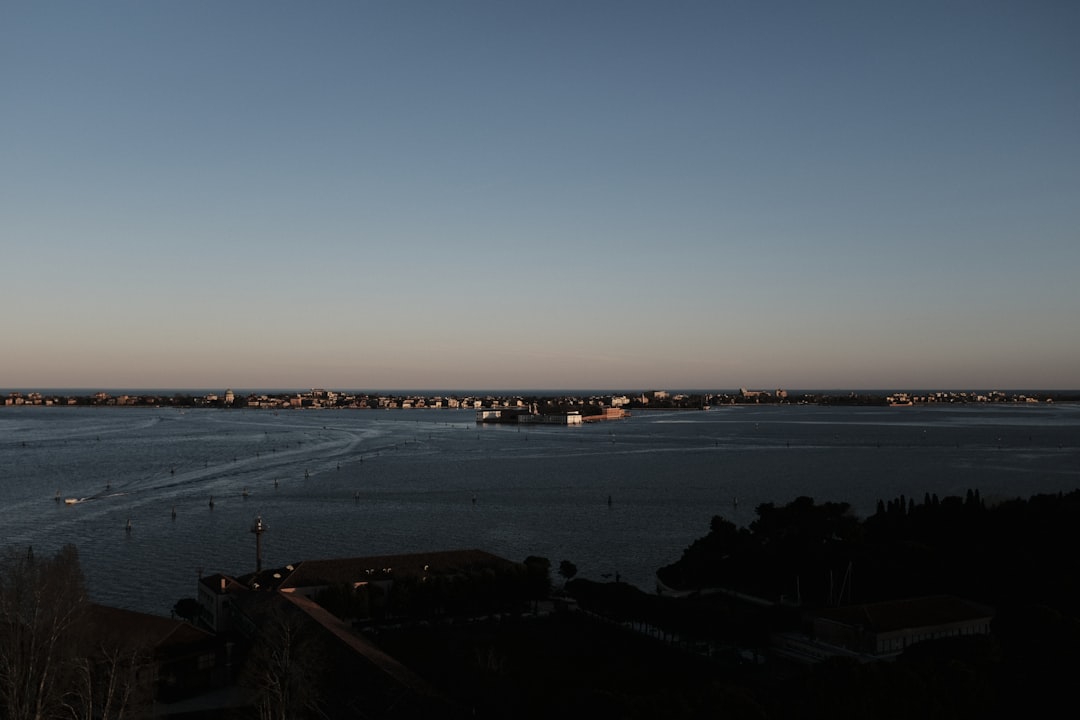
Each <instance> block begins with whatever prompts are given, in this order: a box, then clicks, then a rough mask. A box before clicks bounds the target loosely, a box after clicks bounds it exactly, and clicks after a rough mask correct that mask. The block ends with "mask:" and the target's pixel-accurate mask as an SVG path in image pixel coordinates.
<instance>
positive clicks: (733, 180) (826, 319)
mask: <svg viewBox="0 0 1080 720" xmlns="http://www.w3.org/2000/svg"><path fill="white" fill-rule="evenodd" d="M1078 33H1080V4H1077V3H1071V2H1056V1H1046V2H1034V3H1021V2H1000V3H975V4H972V3H963V2H949V1H946V2H929V1H927V2H922V1H918V0H917V1H915V2H910V3H900V4H889V3H882V4H871V3H863V2H839V1H837V2H821V3H804V2H794V1H791V2H785V1H777V2H761V3H741V2H716V3H691V2H685V3H660V2H638V1H635V0H627V1H623V2H605V1H598V2H590V3H578V2H559V1H556V2H545V3H516V2H471V1H468V0H466V1H463V2H456V3H442V2H414V3H377V2H338V1H328V2H320V3H316V4H303V5H292V4H270V5H268V4H266V3H260V2H254V1H250V0H240V1H237V2H229V3H219V2H209V1H206V2H200V1H196V2H185V3H129V2H117V1H112V0H106V1H105V2H101V3H93V4H86V3H77V2H58V3H46V4H43V3H6V4H4V5H3V7H2V8H0V102H2V106H0V107H2V108H3V110H2V112H0V166H2V167H3V168H4V172H3V173H0V217H3V223H2V226H0V227H2V229H0V232H2V234H3V238H4V240H3V242H2V243H0V246H2V250H0V267H2V268H3V274H2V275H0V303H2V304H3V307H4V311H3V312H2V313H0V387H2V388H12V389H14V388H36V389H49V388H97V389H109V388H140V389H155V388H158V389H185V388H221V389H225V388H227V387H232V388H233V389H236V390H240V389H243V388H263V389H274V388H310V387H326V388H333V389H400V388H420V389H424V388H462V389H485V390H490V391H499V390H522V389H528V388H536V389H548V388H568V389H569V388H586V389H596V390H625V389H627V388H640V389H645V388H655V389H708V388H739V387H748V388H751V387H753V388H766V389H768V388H778V387H785V388H802V389H813V388H851V389H863V388H868V389H905V388H912V389H914V388H918V389H935V388H940V389H969V388H979V389H1022V388H1028V389H1046V390H1055V389H1062V390H1068V389H1075V388H1080V323H1077V320H1076V317H1077V314H1078V311H1080V284H1078V283H1077V282H1076V281H1075V278H1074V275H1075V274H1076V270H1077V268H1080V130H1078V128H1080V44H1077V43H1076V40H1075V38H1076V37H1077V35H1078Z"/></svg>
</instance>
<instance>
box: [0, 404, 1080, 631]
mask: <svg viewBox="0 0 1080 720" xmlns="http://www.w3.org/2000/svg"><path fill="white" fill-rule="evenodd" d="M474 417H475V416H474V414H473V413H472V412H471V411H458V410H390V411H375V410H364V411H355V410H345V411H341V410H333V411H331V410H324V411H307V410H304V411H287V412H280V413H275V412H269V411H249V410H194V409H193V410H177V409H165V408H161V409H151V408H48V407H14V408H12V407H8V408H0V542H2V543H3V544H4V545H5V546H7V547H14V548H17V549H19V550H20V551H22V550H25V548H26V546H32V547H33V549H34V551H35V552H36V553H49V552H52V551H54V550H55V549H56V548H58V547H59V546H60V545H62V544H64V543H69V542H70V543H75V544H76V545H77V546H78V548H79V552H80V557H81V559H82V563H83V569H84V571H85V572H86V575H87V580H88V583H89V586H90V591H91V596H92V597H93V599H95V600H97V601H99V602H104V603H108V604H114V605H118V606H122V607H128V608H132V609H137V610H143V611H146V612H155V613H159V614H168V612H169V610H170V608H171V607H172V604H173V603H174V602H175V601H176V600H177V599H179V598H181V597H191V596H194V594H195V583H196V580H197V578H198V576H199V575H200V574H209V573H214V572H225V573H230V574H237V575H239V574H243V573H245V572H249V571H252V570H254V568H255V538H254V536H253V535H251V533H250V532H249V529H250V527H251V524H252V521H253V520H254V518H255V516H256V515H260V516H261V517H262V518H263V521H264V522H265V524H266V525H267V527H268V531H267V532H266V533H265V534H264V535H263V543H262V544H263V564H264V566H265V567H271V566H277V565H284V564H287V563H294V562H297V561H299V560H303V559H308V558H328V557H339V556H361V555H377V554H391V553H406V552H419V551H432V550H451V549H462V548H479V549H482V550H487V551H489V552H492V553H495V554H497V555H501V556H503V557H506V558H508V559H511V560H517V561H520V560H523V559H524V558H525V557H526V556H528V555H542V556H545V557H548V558H549V559H551V561H552V564H553V566H554V567H555V568H557V567H558V563H559V561H560V560H563V559H566V560H570V561H572V562H574V563H575V564H576V565H577V566H578V569H579V575H580V576H581V577H587V578H591V579H595V580H603V579H606V578H612V579H613V578H614V577H615V574H616V573H618V575H619V576H620V577H621V579H623V580H625V581H627V582H630V583H632V584H634V585H637V586H638V587H640V588H642V589H644V590H648V591H652V590H653V589H654V581H653V575H654V573H655V571H656V570H657V569H658V568H659V567H661V566H663V565H666V564H669V563H671V562H674V561H675V560H677V559H678V558H679V557H680V555H681V553H682V550H683V549H684V548H685V547H686V546H687V545H689V544H690V543H691V542H693V540H695V539H696V538H698V537H700V536H702V535H704V534H705V533H706V532H707V531H708V528H709V521H710V519H711V518H712V516H713V515H717V514H719V515H724V516H725V517H727V518H728V519H730V520H733V521H734V522H736V523H737V524H740V525H745V524H749V523H750V522H751V521H752V520H753V519H754V517H755V514H754V508H755V507H756V506H757V505H758V504H759V503H764V502H772V503H776V504H784V503H787V502H789V501H790V500H792V499H794V498H795V497H797V496H800V495H809V496H811V497H813V498H814V499H815V500H817V501H819V502H823V501H843V502H848V503H850V504H851V505H852V507H853V510H854V511H855V512H856V513H857V514H859V515H860V516H863V517H865V516H867V515H869V514H871V513H873V511H874V508H875V506H876V503H877V501H878V500H879V499H886V500H887V499H890V498H893V497H897V496H899V495H901V494H904V495H906V496H907V497H909V498H914V499H915V500H916V501H917V502H921V500H922V498H923V496H924V494H925V493H936V494H937V495H939V496H941V497H944V496H945V495H963V494H964V493H965V492H966V490H967V489H968V488H979V490H980V492H981V494H982V496H983V497H984V498H986V499H987V500H989V501H993V500H994V499H996V498H1014V497H1025V498H1026V497H1028V496H1030V495H1032V494H1037V493H1056V492H1059V491H1070V490H1073V489H1075V488H1077V487H1080V406H1076V405H1071V404H1064V403H1062V404H1058V405H1037V406H1019V405H992V406H982V405H980V406H972V405H967V406H942V407H907V408H882V407H855V408H836V407H817V406H760V407H759V406H733V407H721V408H714V409H712V410H709V411H706V412H693V411H685V412H668V413H664V412H639V413H636V414H635V415H634V416H633V417H631V418H629V419H626V420H621V421H615V422H608V423H596V424H589V425H586V426H583V427H561V426H520V427H519V426H516V425H486V426H477V425H476V424H475V422H474ZM58 494H59V495H58ZM57 496H59V497H60V498H61V501H60V502H57V501H56V497H57ZM66 498H73V499H77V500H78V501H79V502H77V503H76V504H71V505H69V504H67V503H65V502H63V499H66ZM211 498H213V507H211V506H210V500H211ZM609 499H610V502H609ZM174 514H175V517H174ZM129 522H130V526H131V530H130V531H128V530H127V529H126V528H127V526H128V523H129ZM556 580H558V578H556Z"/></svg>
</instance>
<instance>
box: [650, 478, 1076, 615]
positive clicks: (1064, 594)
mask: <svg viewBox="0 0 1080 720" xmlns="http://www.w3.org/2000/svg"><path fill="white" fill-rule="evenodd" d="M1077 547H1080V491H1073V492H1071V493H1068V494H1058V495H1037V496H1034V497H1032V498H1031V499H1029V500H1023V499H1019V498H1018V499H1015V500H1009V501H1005V502H999V503H996V504H993V505H988V504H987V503H986V502H985V501H984V499H983V498H981V497H980V495H979V492H978V490H969V491H968V492H967V494H966V497H955V496H953V497H946V498H940V499H939V498H938V497H937V496H936V495H930V494H926V495H924V496H923V498H921V499H920V500H919V501H916V500H915V499H913V498H906V497H904V496H901V497H899V498H896V499H894V500H890V501H888V502H885V501H880V502H879V503H878V507H877V512H875V513H874V515H872V516H871V517H869V518H866V519H865V520H860V519H858V518H857V517H855V516H854V515H853V514H852V512H851V509H850V507H849V506H848V505H847V504H846V503H824V504H820V505H818V504H815V503H814V501H813V500H812V499H810V498H807V497H800V498H798V499H796V500H795V501H793V502H791V503H789V504H788V505H786V506H782V507H777V506H775V505H773V504H772V503H766V504H763V505H760V506H759V507H758V508H757V519H756V520H754V521H753V522H752V523H750V525H749V527H747V528H737V527H736V526H735V525H734V524H733V523H731V522H730V521H728V520H726V519H724V518H723V517H721V516H716V517H714V518H713V520H712V523H711V527H710V531H709V533H708V534H707V535H706V536H705V537H703V538H701V539H699V540H697V541H696V542H694V543H693V544H692V545H691V546H690V547H689V548H687V549H686V551H685V552H684V553H683V556H682V558H681V559H680V560H679V561H678V562H676V563H674V564H673V565H669V566H667V567H665V568H662V569H661V570H660V571H659V573H658V575H659V577H660V579H661V580H662V581H663V582H665V583H666V584H667V585H670V586H671V587H674V588H680V589H699V588H712V587H722V588H727V589H730V590H734V591H738V592H743V593H746V594H749V595H754V596H757V597H761V598H763V599H766V600H770V601H776V602H781V601H782V602H784V603H787V604H795V605H801V606H809V607H823V606H830V605H838V604H841V603H844V604H851V603H862V602H872V601H877V600H888V599H896V598H904V597H912V596H918V595H931V594H952V595H959V596H962V597H965V598H967V599H970V600H974V601H977V602H981V603H986V604H989V605H995V606H996V605H1010V604H1015V603H1032V602H1038V603H1044V604H1046V605H1048V606H1050V607H1053V608H1055V609H1056V610H1058V611H1060V612H1065V613H1068V614H1071V615H1074V616H1076V615H1080V555H1077V554H1076V553H1075V552H1074V550H1075V548H1077Z"/></svg>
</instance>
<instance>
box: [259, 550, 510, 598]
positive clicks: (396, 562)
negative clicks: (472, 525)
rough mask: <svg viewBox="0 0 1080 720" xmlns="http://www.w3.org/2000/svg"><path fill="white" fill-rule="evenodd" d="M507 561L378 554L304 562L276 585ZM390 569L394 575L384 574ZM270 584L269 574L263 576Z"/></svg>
mask: <svg viewBox="0 0 1080 720" xmlns="http://www.w3.org/2000/svg"><path fill="white" fill-rule="evenodd" d="M510 564H511V563H510V561H509V560H506V559H504V558H501V557H498V556H497V555H492V554H491V553H488V552H484V551H483V550H446V551H440V552H430V553H411V554H407V555H374V556H369V557H359V558H336V559H332V560H304V561H303V562H300V563H297V564H296V565H295V566H294V569H293V570H292V572H289V573H287V574H283V573H280V571H279V574H282V578H281V581H280V583H278V584H277V585H276V587H277V588H279V589H282V590H290V589H295V588H304V587H321V586H328V585H344V584H348V583H356V582H363V581H365V580H369V579H372V578H381V577H410V576H412V577H419V576H422V575H424V574H425V573H427V574H428V575H432V576H434V575H452V574H455V573H458V572H462V571H464V570H466V569H469V568H475V567H502V566H506V565H510ZM385 570H390V571H391V572H390V573H386V572H384V571H385ZM260 580H263V581H264V582H265V581H266V574H265V573H264V574H263V575H261V576H260Z"/></svg>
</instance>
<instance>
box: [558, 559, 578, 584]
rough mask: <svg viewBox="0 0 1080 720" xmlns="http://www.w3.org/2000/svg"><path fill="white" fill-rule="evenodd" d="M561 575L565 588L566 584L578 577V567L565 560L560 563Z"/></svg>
mask: <svg viewBox="0 0 1080 720" xmlns="http://www.w3.org/2000/svg"><path fill="white" fill-rule="evenodd" d="M559 575H561V576H562V577H563V587H565V586H566V583H567V582H569V581H570V580H573V578H574V576H575V575H577V565H575V564H574V563H572V562H570V561H569V560H563V561H562V562H560V563H559Z"/></svg>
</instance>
